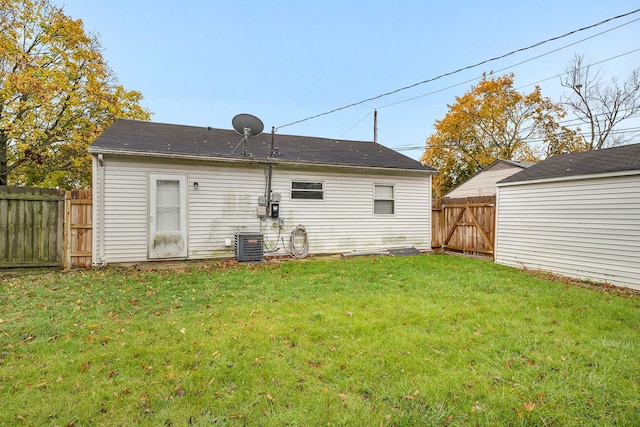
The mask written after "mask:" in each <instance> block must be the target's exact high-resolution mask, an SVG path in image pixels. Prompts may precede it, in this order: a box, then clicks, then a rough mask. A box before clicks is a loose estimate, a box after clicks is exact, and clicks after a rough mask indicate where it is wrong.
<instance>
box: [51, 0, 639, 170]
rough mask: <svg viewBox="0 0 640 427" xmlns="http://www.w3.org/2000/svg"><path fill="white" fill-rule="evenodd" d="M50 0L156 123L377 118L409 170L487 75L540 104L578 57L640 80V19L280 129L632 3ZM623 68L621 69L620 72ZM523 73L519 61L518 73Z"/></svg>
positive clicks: (366, 126)
mask: <svg viewBox="0 0 640 427" xmlns="http://www.w3.org/2000/svg"><path fill="white" fill-rule="evenodd" d="M51 1H52V3H54V4H56V5H58V6H62V7H63V8H64V11H65V13H66V14H67V15H69V16H71V17H72V18H74V19H82V20H83V22H84V27H85V31H87V32H93V33H96V34H97V35H98V36H99V39H100V41H101V44H102V45H103V47H104V57H105V59H106V61H107V62H108V64H109V65H110V67H111V68H112V69H113V71H114V74H115V75H116V76H117V77H118V79H119V81H120V83H122V84H123V86H124V87H125V88H126V89H128V90H137V91H140V92H142V94H143V95H144V98H145V99H144V100H143V102H142V105H143V106H144V107H145V108H147V109H149V110H151V111H152V112H153V116H152V120H153V121H157V122H164V123H175V124H185V125H196V126H212V127H216V128H225V129H231V119H232V118H233V116H234V115H236V114H238V113H249V114H253V115H255V116H258V117H259V118H260V119H262V121H263V122H264V125H265V131H270V130H271V127H272V126H275V127H279V129H278V133H281V134H293V135H307V136H319V137H328V138H336V139H352V140H366V141H369V140H373V111H374V109H376V108H377V109H378V142H379V143H381V144H383V145H385V146H387V147H390V148H393V149H397V150H399V151H401V152H402V153H404V154H406V155H408V156H410V157H413V158H416V159H417V158H419V157H420V156H421V154H422V153H423V151H424V144H425V140H426V138H427V136H428V135H430V134H431V133H433V125H434V123H435V121H436V120H438V119H441V118H443V117H444V115H445V114H446V112H447V104H451V103H453V102H455V97H456V96H460V95H462V94H464V93H465V92H466V91H468V90H469V89H470V87H471V85H473V84H474V83H475V82H476V81H477V79H478V78H479V77H480V76H481V75H482V73H483V72H490V71H499V70H501V71H499V74H504V73H508V72H513V73H515V78H516V85H515V86H516V87H517V88H518V89H519V90H520V91H522V92H530V91H531V90H532V89H533V84H535V83H537V84H539V85H540V86H541V88H542V93H543V95H545V96H547V97H549V98H551V99H552V100H553V101H556V102H557V101H559V99H560V96H561V95H562V93H563V89H562V87H561V86H560V83H559V78H558V75H560V74H562V73H563V72H564V70H565V68H566V67H567V66H568V65H569V63H570V62H571V60H572V59H573V57H574V55H575V54H576V53H577V54H581V55H584V56H585V60H586V61H588V62H591V63H598V62H600V61H604V62H602V63H600V64H597V65H594V67H595V68H597V69H601V71H602V73H603V74H604V76H605V78H606V79H610V78H612V77H615V76H617V77H619V78H620V79H621V80H622V79H624V78H626V76H628V75H629V74H630V72H631V71H632V70H633V69H634V68H638V67H640V50H637V49H640V20H638V19H640V13H636V14H633V15H630V16H628V17H626V18H622V19H617V20H614V21H612V22H609V23H607V24H603V25H600V26H598V27H596V28H592V29H590V30H586V31H581V32H578V33H576V34H574V35H571V36H568V37H565V38H562V39H560V40H556V41H553V42H550V43H546V44H543V45H541V46H539V47H536V48H533V49H530V50H527V51H524V52H520V53H517V54H514V55H511V56H509V57H507V58H504V59H500V60H497V61H493V62H490V63H487V64H485V65H482V66H479V67H476V68H473V69H470V70H466V71H463V72H460V73H457V74H454V75H451V76H448V77H443V78H441V79H437V80H435V81H433V82H430V83H426V84H422V85H419V86H416V87H414V88H412V89H409V90H404V91H401V92H399V93H397V94H394V95H391V96H386V97H383V98H380V99H377V100H375V101H371V102H367V103H364V104H361V105H358V106H356V107H353V108H348V109H345V110H342V111H339V112H336V113H333V114H329V115H325V116H322V117H320V118H317V119H313V120H308V121H305V122H303V123H299V124H296V125H293V126H286V127H282V126H283V125H286V124H288V123H291V122H294V121H297V120H301V119H305V118H307V117H310V116H314V115H317V114H321V113H324V112H326V111H330V110H332V109H335V108H339V107H343V106H345V105H348V104H351V103H355V102H358V101H361V100H364V99H367V98H370V97H375V96H377V95H380V94H383V93H386V92H390V91H393V90H396V89H399V88H402V87H405V86H409V85H412V84H414V83H417V82H421V81H424V80H428V79H431V78H434V77H437V76H439V75H441V74H444V73H449V72H451V71H455V70H457V69H459V68H463V67H466V66H469V65H473V64H476V63H478V62H481V61H484V60H487V59H490V58H493V57H497V56H501V55H504V54H506V53H508V52H511V51H514V50H517V49H520V48H524V47H527V46H530V45H533V44H536V43H538V42H541V41H544V40H547V39H550V38H553V37H556V36H560V35H563V34H566V33H568V32H570V31H573V30H577V29H580V28H582V27H587V26H590V25H592V24H596V23H598V22H600V21H603V20H605V19H608V18H612V17H614V16H617V15H621V14H624V13H627V12H631V11H633V10H635V9H638V8H639V7H640V4H639V3H638V2H637V1H631V0H619V1H614V2H604V1H601V0H581V1H575V0H538V1H528V2H518V1H513V0H509V1H502V0H500V1H483V2H480V1H473V0H468V1H455V0H453V1H426V0H414V1H402V0H395V1H382V0H368V1H358V0H341V1H337V0H336V1H332V0H324V1H304V0H299V1H294V0H271V1H259V0H247V1H243V0H210V1H206V0H183V1H180V2H178V1H167V0H51ZM634 20H638V21H635V22H632V21H634ZM625 23H628V24H627V25H624V26H622V27H620V28H617V29H614V27H617V26H620V25H622V24H625ZM605 31H607V32H605ZM602 32H605V33H604V34H601V35H598V34H599V33H602ZM587 38H589V39H588V40H584V41H583V39H587ZM574 43H575V44H574ZM571 44H573V45H571ZM568 45H571V46H568ZM634 50H637V51H635V52H632V53H629V52H631V51H634ZM553 51H555V52H553ZM541 55H542V56H541ZM618 55H622V56H620V57H618V58H615V59H614V57H616V56H618ZM538 56H540V57H539V58H536V57H538ZM523 61H527V62H524V63H522V64H520V65H517V66H513V65H514V64H518V63H521V62H523ZM412 98H415V99H413V100H410V101H408V100H409V99H412ZM628 126H631V125H628ZM628 126H625V125H624V124H623V127H628Z"/></svg>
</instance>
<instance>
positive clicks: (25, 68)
mask: <svg viewBox="0 0 640 427" xmlns="http://www.w3.org/2000/svg"><path fill="white" fill-rule="evenodd" d="M101 50H102V48H101V46H100V43H99V42H98V39H97V38H96V37H95V36H93V35H87V34H86V33H85V31H84V28H83V25H82V21H81V20H73V19H71V18H69V17H68V16H66V15H65V14H64V13H63V10H62V9H61V8H58V7H55V6H53V5H52V4H51V3H50V2H49V1H48V0H1V2H0V185H7V184H18V185H29V186H40V187H55V186H59V187H63V188H69V187H79V186H88V185H90V184H91V158H90V156H89V155H88V154H87V147H88V146H89V144H90V143H91V141H92V140H93V139H95V137H96V136H98V135H99V134H100V133H101V132H102V131H103V130H104V129H106V128H107V127H108V126H109V125H110V124H111V123H112V122H113V121H114V120H115V119H116V118H130V119H140V120H149V118H150V113H149V111H147V110H145V109H144V108H142V107H141V106H140V105H139V102H140V101H141V100H142V95H141V94H140V93H139V92H136V91H127V90H125V89H124V88H123V87H122V86H121V85H119V84H118V82H117V80H116V78H115V77H114V75H113V73H112V71H111V70H110V69H109V67H108V66H107V64H106V62H105V61H104V58H103V57H102V53H101Z"/></svg>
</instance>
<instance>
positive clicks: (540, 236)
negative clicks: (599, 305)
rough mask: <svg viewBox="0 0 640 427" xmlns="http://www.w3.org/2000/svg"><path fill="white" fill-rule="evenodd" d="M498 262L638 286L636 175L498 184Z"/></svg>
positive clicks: (639, 193)
mask: <svg viewBox="0 0 640 427" xmlns="http://www.w3.org/2000/svg"><path fill="white" fill-rule="evenodd" d="M497 205H498V213H497V220H496V221H497V234H496V257H495V260H496V262H497V263H499V264H504V265H509V266H513V267H519V268H529V269H536V270H543V271H549V272H552V273H556V274H560V275H565V276H568V277H574V278H578V279H586V280H592V281H596V282H606V283H611V284H614V285H618V286H625V287H630V288H635V289H640V175H637V174H635V175H628V176H610V177H597V178H589V177H582V178H580V179H572V180H566V179H565V180H555V181H551V180H550V181H546V182H537V183H531V182H526V181H524V182H517V183H514V184H507V185H504V184H503V185H499V186H498V194H497Z"/></svg>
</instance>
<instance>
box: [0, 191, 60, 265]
mask: <svg viewBox="0 0 640 427" xmlns="http://www.w3.org/2000/svg"><path fill="white" fill-rule="evenodd" d="M63 224H64V190H50V189H42V188H23V187H6V186H1V187H0V267H49V266H59V265H62V251H63V239H64V236H63Z"/></svg>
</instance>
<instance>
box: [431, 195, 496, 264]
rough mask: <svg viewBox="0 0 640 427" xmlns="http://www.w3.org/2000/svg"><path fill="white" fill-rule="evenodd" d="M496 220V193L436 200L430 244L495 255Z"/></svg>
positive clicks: (432, 209)
mask: <svg viewBox="0 0 640 427" xmlns="http://www.w3.org/2000/svg"><path fill="white" fill-rule="evenodd" d="M495 222H496V198H495V196H486V197H467V198H464V199H437V200H434V201H433V204H432V208H431V223H432V227H433V228H432V233H431V236H432V237H431V248H432V249H436V250H437V249H441V250H444V251H446V250H454V251H460V252H464V253H472V254H484V255H491V256H493V252H494V247H495Z"/></svg>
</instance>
